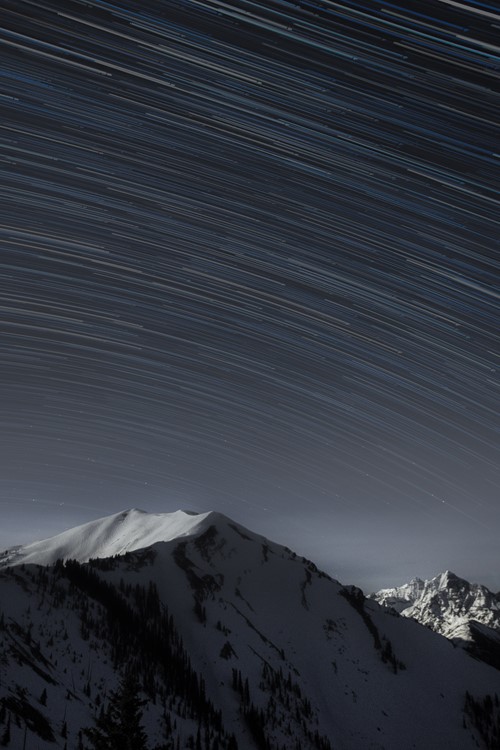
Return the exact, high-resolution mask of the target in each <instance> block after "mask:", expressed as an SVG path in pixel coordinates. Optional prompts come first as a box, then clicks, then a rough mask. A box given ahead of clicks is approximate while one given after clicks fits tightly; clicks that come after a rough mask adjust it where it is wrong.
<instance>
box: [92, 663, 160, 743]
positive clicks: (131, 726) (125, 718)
mask: <svg viewBox="0 0 500 750" xmlns="http://www.w3.org/2000/svg"><path fill="white" fill-rule="evenodd" d="M143 705H144V701H141V700H140V699H139V685H138V683H137V681H136V679H135V678H134V676H133V675H132V674H127V675H125V676H124V677H123V679H122V681H121V683H120V686H119V687H118V690H116V691H114V692H112V693H111V697H110V701H109V704H108V707H107V709H106V710H105V711H104V710H102V711H101V713H100V715H99V716H98V717H97V719H96V720H95V727H91V728H90V729H86V730H85V735H86V736H87V738H88V739H89V741H90V743H91V748H92V750H147V744H146V733H145V732H144V729H143V727H142V724H141V719H142V706H143Z"/></svg>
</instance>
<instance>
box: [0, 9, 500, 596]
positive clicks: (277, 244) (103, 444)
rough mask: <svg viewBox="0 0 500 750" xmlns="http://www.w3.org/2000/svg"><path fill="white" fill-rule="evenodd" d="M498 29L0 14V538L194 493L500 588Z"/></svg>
mask: <svg viewBox="0 0 500 750" xmlns="http://www.w3.org/2000/svg"><path fill="white" fill-rule="evenodd" d="M499 23H500V12H499V11H498V8H497V7H496V6H495V5H494V4H490V3H482V2H473V1H472V0H468V2H458V1H457V2H455V1H452V0H432V2H431V1H430V0H419V1H418V2H417V1H416V0H409V1H408V2H400V3H397V2H393V3H392V2H378V3H373V2H369V1H368V0H359V2H350V1H349V0H342V1H341V2H330V1H329V0H317V1H315V2H308V1H306V0H303V1H299V2H297V3H291V2H286V1H285V0H268V1H266V2H264V1H263V0H262V1H256V2H250V1H247V0H238V1H236V0H235V1H234V2H222V0H221V1H219V0H186V1H182V2H175V1H172V2H170V1H169V2H160V1H159V0H156V1H155V2H153V1H152V0H145V1H144V2H141V3H138V2H129V1H128V0H127V1H125V2H117V3H111V2H99V1H93V0H88V1H87V0H86V1H85V2H80V1H79V0H47V2H38V1H37V2H29V1H25V0H7V2H5V3H4V4H3V10H2V16H1V20H0V26H1V28H0V50H1V56H2V58H1V59H2V65H1V87H0V110H1V117H0V143H1V148H0V165H1V178H0V197H1V200H0V279H1V294H0V347H1V348H0V356H1V368H0V383H1V386H0V393H1V399H0V415H1V420H2V439H1V442H2V451H1V459H0V465H1V475H0V512H1V515H2V517H3V520H2V524H1V526H2V533H1V535H0V542H1V544H0V546H2V547H7V546H11V545H12V544H14V543H20V542H26V541H30V540H31V539H34V538H37V537H38V538H39V537H41V536H47V535H49V534H53V533H56V532H58V531H61V530H62V529H64V528H67V527H68V526H70V525H73V524H74V523H77V522H83V521H86V520H89V519H90V518H94V517H96V516H99V515H105V514H107V513H108V512H109V513H112V512H115V511H117V510H120V509H123V508H126V507H131V506H139V507H143V508H145V509H146V510H153V511H154V510H158V511H159V510H161V511H169V510H174V509H176V508H177V507H184V508H193V509H195V510H200V511H203V510H208V509H212V508H214V509H217V510H220V511H222V512H225V513H227V514H228V515H232V516H233V517H234V518H236V519H237V520H239V521H241V522H243V523H246V524H247V525H249V526H252V527H253V528H255V529H256V530H259V531H261V532H263V533H265V534H267V535H268V536H271V537H274V538H276V539H277V540H278V541H284V542H286V543H288V544H289V545H290V546H293V547H294V548H295V549H297V551H300V552H302V553H303V554H307V555H308V556H310V557H313V558H314V559H315V560H316V561H318V562H320V563H321V564H322V565H323V566H324V567H325V568H327V569H328V570H329V572H332V573H333V574H335V575H338V577H340V578H341V579H343V580H346V581H352V582H356V583H361V585H364V586H366V587H367V588H375V587H378V586H380V585H382V584H394V583H397V582H398V580H400V581H403V580H405V579H406V578H407V577H408V575H410V576H413V575H420V576H422V577H424V576H431V575H435V574H436V573H437V572H439V571H440V570H442V569H444V568H452V569H456V572H457V573H458V574H462V575H464V576H465V577H468V578H474V577H475V578H476V579H479V580H481V582H483V583H486V584H488V585H490V586H491V587H493V588H499V587H500V582H499V580H498V572H497V571H496V572H495V565H496V566H497V563H498V534H499V532H500V506H499V487H500V469H499V467H500V435H499V425H500V422H499V403H500V390H499V385H500V378H499V373H498V367H499V365H500V283H499V282H500V246H499V242H498V238H499V234H500V232H499V230H500V210H499V188H500V183H499V179H498V174H499V164H500V146H499V144H500V133H499V121H500V80H499V79H500V41H499V38H498V28H499ZM497 568H498V566H497ZM396 579H397V580H396Z"/></svg>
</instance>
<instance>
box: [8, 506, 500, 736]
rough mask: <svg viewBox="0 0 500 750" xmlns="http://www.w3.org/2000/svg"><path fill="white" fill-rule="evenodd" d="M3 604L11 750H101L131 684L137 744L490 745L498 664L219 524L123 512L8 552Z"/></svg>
mask: <svg viewBox="0 0 500 750" xmlns="http://www.w3.org/2000/svg"><path fill="white" fill-rule="evenodd" d="M419 587H420V584H416V583H415V584H414V589H415V590H417V589H419ZM443 591H444V589H443ZM398 597H399V594H398ZM399 598H403V599H404V596H401V597H399ZM412 602H413V604H414V603H415V602H416V599H412ZM0 607H1V610H0V745H2V743H3V746H6V747H11V748H14V749H15V750H17V749H18V748H19V749H20V748H23V747H26V748H27V749H28V748H37V750H49V748H52V749H55V748H61V750H63V749H66V750H83V749H84V748H85V750H86V749H87V748H95V747H97V746H98V745H96V742H97V740H96V733H95V732H94V733H93V732H92V731H90V733H88V732H86V730H87V729H89V728H92V727H97V729H96V731H98V732H102V731H104V732H105V731H106V721H111V719H110V717H111V716H112V715H114V714H113V712H112V710H111V709H115V708H116V705H117V702H118V700H119V699H120V700H122V703H123V694H124V692H123V691H124V690H125V688H124V687H123V685H124V684H125V682H126V680H125V679H124V678H123V675H124V674H126V673H127V674H130V673H132V674H133V675H134V678H135V680H136V681H137V684H136V690H137V691H138V692H137V694H136V696H135V697H136V698H137V699H138V700H139V699H140V700H142V701H144V704H143V706H142V709H141V710H142V712H143V715H142V719H141V722H142V726H143V728H144V733H145V734H144V737H145V739H144V742H143V741H142V740H141V741H140V742H141V744H137V746H136V747H134V750H142V748H143V747H145V748H148V750H187V749H188V748H192V749H193V750H252V749H253V748H255V749H256V750H309V749H310V750H313V749H317V750H358V749H359V750H402V749H404V750H458V749H460V750H468V748H471V750H472V748H477V747H483V748H496V747H498V737H499V736H500V708H499V697H498V693H499V692H500V675H499V672H498V671H497V670H496V669H494V668H493V667H492V666H490V665H488V664H485V663H484V662H482V661H480V660H478V659H475V658H472V656H471V655H470V654H469V653H467V652H466V651H465V650H464V649H462V648H456V647H455V646H454V644H453V642H450V641H449V640H447V639H446V638H443V637H442V635H439V634H437V633H434V632H432V631H431V630H430V629H428V628H425V627H422V626H421V625H420V624H418V623H417V622H414V621H413V620H412V619H408V618H407V617H400V616H399V615H398V614H397V613H396V612H395V611H394V610H393V609H388V608H386V607H382V606H380V605H379V604H378V603H377V602H376V601H374V600H370V599H366V598H365V597H364V595H363V593H362V592H361V590H360V589H357V588H355V587H352V586H348V587H347V586H342V585H341V584H340V583H339V582H338V581H335V580H333V579H331V578H330V577H329V576H328V575H326V574H325V573H323V572H321V571H320V570H318V569H317V567H316V566H315V565H314V564H313V563H312V562H310V561H308V560H306V559H305V558H302V557H298V556H297V555H296V554H295V553H294V552H292V551H291V550H290V549H288V548H286V547H283V546H280V545H278V544H275V543H273V542H271V541H269V540H267V539H266V538H264V537H262V536H260V535H258V534H255V533H253V532H251V531H249V530H248V529H246V528H244V527H242V526H240V525H239V524H237V523H235V522H233V521H232V520H231V519H229V518H227V517H226V516H223V515H221V514H218V513H205V514H200V515H195V514H189V513H184V512H182V511H178V512H176V513H171V514H167V513H165V514H148V513H144V512H142V511H138V510H132V511H127V512H124V513H119V514H116V515H113V516H110V517H108V518H103V519H100V520H98V521H94V522H92V523H89V524H85V525H83V526H80V527H78V528H76V529H72V530H70V531H67V532H64V533H63V534H59V535H58V536H56V537H53V538H52V539H48V540H45V541H43V542H37V543H36V544H31V545H27V546H25V547H18V548H15V549H13V550H8V551H7V552H5V553H3V555H1V560H0ZM405 611H406V610H405ZM483 627H484V628H485V629H487V630H489V631H491V632H494V631H492V629H491V627H489V626H486V625H484V626H483ZM134 705H136V706H138V705H140V704H139V703H136V704H134ZM137 736H138V737H139V734H138V735H137ZM140 736H142V735H140ZM137 743H139V740H137ZM495 743H496V744H495ZM104 746H106V745H104ZM101 747H102V745H101ZM114 747H115V745H111V744H109V748H110V750H111V748H113V749H114Z"/></svg>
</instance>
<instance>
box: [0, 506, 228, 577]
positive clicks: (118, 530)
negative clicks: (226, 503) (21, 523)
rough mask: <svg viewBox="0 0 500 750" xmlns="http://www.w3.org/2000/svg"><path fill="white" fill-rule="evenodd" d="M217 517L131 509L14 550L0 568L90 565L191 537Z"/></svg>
mask: <svg viewBox="0 0 500 750" xmlns="http://www.w3.org/2000/svg"><path fill="white" fill-rule="evenodd" d="M216 516H217V514H215V513H213V512H212V511H209V512H208V513H193V512H189V511H182V510H177V511H174V512H173V513H148V512H146V511H144V510H141V509H139V508H130V509H129V510H124V511H120V512H119V513H115V514H113V515H111V516H105V517H104V518H99V519H97V520H96V521H90V522H89V523H85V524H82V525H81V526H76V527H74V528H72V529H68V530H67V531H63V532H62V533H61V534H57V535H56V536H53V537H50V538H48V539H44V540H42V541H38V542H33V543H32V544H27V545H24V546H17V547H13V548H12V549H9V550H7V551H6V552H4V553H3V554H1V555H0V567H5V566H10V565H20V564H22V563H36V564H39V565H51V564H53V563H54V562H55V561H56V560H57V559H63V560H65V559H68V558H72V559H75V560H77V561H79V562H87V561H88V560H90V559H91V558H96V557H114V556H115V555H123V554H125V553H126V552H131V551H133V550H138V549H143V548H145V547H150V546H151V545H152V544H156V543H157V542H169V541H172V539H176V538H177V537H185V536H189V535H191V534H193V533H195V532H198V531H200V530H202V527H203V524H204V523H205V522H208V521H209V519H210V522H211V523H213V520H214V517H216Z"/></svg>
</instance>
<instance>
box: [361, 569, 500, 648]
mask: <svg viewBox="0 0 500 750" xmlns="http://www.w3.org/2000/svg"><path fill="white" fill-rule="evenodd" d="M372 598H373V599H374V600H375V601H377V602H378V603H379V604H383V605H384V606H386V607H393V608H394V609H396V611H398V612H399V613H401V614H402V615H404V616H405V617H412V618H413V619H415V620H418V622H420V623H422V625H427V626H428V627H430V628H432V630H435V631H436V633H441V634H442V635H444V636H446V638H462V639H464V638H465V639H467V637H469V624H470V622H471V621H474V622H477V623H480V624H481V625H486V626H487V627H488V628H493V629H495V630H498V631H499V632H500V595H498V594H493V593H492V592H491V591H490V590H489V589H487V588H486V586H481V585H480V584H478V583H469V582H468V581H466V580H464V579H463V578H459V577H458V576H456V575H455V574H454V573H451V572H450V571H449V570H447V571H446V572H445V573H441V574H440V575H437V576H435V578H431V580H430V581H422V580H420V578H414V579H413V580H412V581H410V583H407V584H405V585H403V586H398V587H397V588H393V589H382V590H381V591H378V592H377V593H376V594H372Z"/></svg>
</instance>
